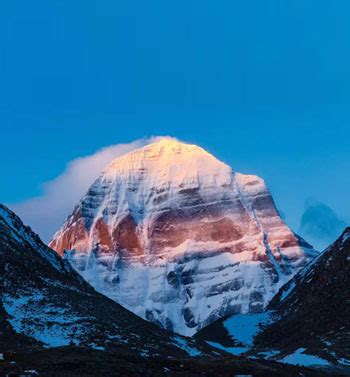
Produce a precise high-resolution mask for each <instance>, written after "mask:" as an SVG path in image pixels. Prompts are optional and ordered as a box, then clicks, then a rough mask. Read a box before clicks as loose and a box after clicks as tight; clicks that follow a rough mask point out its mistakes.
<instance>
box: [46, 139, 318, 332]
mask: <svg viewBox="0 0 350 377" xmlns="http://www.w3.org/2000/svg"><path fill="white" fill-rule="evenodd" d="M50 246H51V247H52V248H53V249H54V250H56V251H57V252H58V253H59V254H61V255H64V256H65V258H66V259H68V260H69V261H70V263H71V265H72V266H73V267H74V268H75V269H76V270H77V271H78V272H79V273H80V274H81V275H82V276H83V277H84V278H85V279H86V280H87V281H89V282H90V283H91V284H92V285H93V286H94V287H95V288H96V289H97V290H98V291H100V292H102V293H104V294H105V295H107V296H108V297H110V298H112V299H113V300H115V301H117V302H118V303H120V304H121V305H123V306H125V307H126V308H128V309H129V310H131V311H133V312H134V313H136V314H137V315H139V316H141V317H143V318H145V319H148V320H150V321H152V322H155V323H157V324H159V325H160V326H162V327H164V328H167V329H169V330H173V331H175V332H178V333H181V334H184V335H193V334H194V333H195V332H196V331H198V330H199V329H201V328H202V327H203V326H206V325H208V324H209V323H211V322H213V321H214V320H216V319H217V318H220V317H222V316H226V315H229V314H234V313H247V312H253V313H254V312H259V311H261V310H262V309H263V308H264V307H265V306H266V305H267V303H268V302H269V300H270V299H271V298H272V297H273V295H274V294H275V293H276V292H277V290H278V289H279V288H280V287H281V285H283V284H284V283H285V282H286V281H287V280H289V279H290V278H291V277H292V276H293V275H294V274H295V273H296V272H297V271H298V270H299V269H300V268H302V267H304V266H305V265H306V264H307V263H308V262H309V261H310V260H311V259H312V258H313V257H314V256H315V254H316V252H315V251H314V250H313V248H312V247H311V246H309V245H308V244H306V243H305V242H304V241H303V240H302V239H300V238H299V237H298V236H296V235H295V234H294V233H293V232H292V231H291V230H290V229H289V228H288V227H287V226H286V225H285V224H284V222H283V221H282V220H281V218H280V216H279V214H278V212H277V210H276V208H275V205H274V202H273V199H272V197H271V195H270V193H269V191H268V189H267V188H266V186H265V183H264V181H263V180H262V179H260V178H259V177H256V176H248V175H242V174H239V173H236V172H234V171H233V170H232V169H231V168H230V167H229V166H227V165H226V164H224V163H222V162H220V161H219V160H217V159H216V158H215V157H214V156H212V155H211V154H209V153H207V152H206V151H205V150H203V149H202V148H200V147H197V146H195V145H188V144H184V143H180V142H177V141H175V140H172V139H162V140H160V141H159V142H157V143H154V144H150V145H148V146H146V147H144V148H141V149H138V150H135V151H133V152H131V153H128V154H126V155H124V156H122V157H120V158H118V159H116V160H114V161H113V162H112V163H111V164H110V165H109V166H108V167H107V168H106V169H105V170H104V171H103V172H102V174H101V175H100V177H99V178H98V179H97V180H96V181H95V183H94V184H93V185H92V186H91V188H90V189H89V191H88V192H87V194H86V195H85V196H84V197H83V198H82V200H81V201H80V203H79V204H78V205H77V206H76V208H75V209H74V211H73V213H72V214H71V215H70V216H69V217H68V218H67V220H66V222H65V223H64V225H63V227H62V229H61V230H60V231H59V232H58V233H56V234H55V236H54V237H53V240H52V241H51V243H50Z"/></svg>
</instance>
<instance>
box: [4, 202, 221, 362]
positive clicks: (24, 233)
mask: <svg viewBox="0 0 350 377" xmlns="http://www.w3.org/2000/svg"><path fill="white" fill-rule="evenodd" d="M67 345H77V346H80V347H83V346H84V347H90V348H94V349H99V350H103V349H107V350H108V349H109V350H112V349H118V350H119V351H122V350H125V351H126V352H128V353H129V354H135V355H136V356H137V357H140V356H142V357H146V358H147V357H148V356H155V357H158V356H163V357H165V358H166V357H168V356H170V357H185V358H186V357H189V356H199V355H206V354H207V355H209V356H210V355H211V354H212V353H211V350H210V349H209V348H206V347H203V346H201V345H197V344H196V343H195V342H194V341H191V340H188V339H186V338H183V337H181V336H179V335H175V334H174V335H171V334H168V333H166V332H165V331H163V330H162V329H160V328H159V327H157V326H155V325H154V324H152V323H149V322H146V321H144V320H143V319H141V318H139V317H138V316H136V315H134V314H133V313H131V312H129V311H128V310H126V309H125V308H123V307H122V306H120V305H118V304H117V303H115V302H114V301H112V300H110V299H108V298H107V297H105V296H103V295H101V294H100V293H98V292H96V291H95V290H94V289H93V288H92V287H91V286H90V285H89V284H88V283H87V282H85V281H84V279H82V278H81V276H80V275H79V274H78V273H77V272H76V271H74V270H73V268H72V267H71V266H70V264H69V263H68V262H67V261H64V260H63V259H62V258H61V257H60V256H58V255H57V253H55V252H54V251H53V250H51V249H49V248H48V247H47V246H46V245H44V244H43V243H42V242H41V240H40V239H39V237H38V236H37V235H36V234H34V233H33V232H32V231H31V229H30V228H28V227H26V226H24V225H23V223H22V222H21V220H20V219H19V218H18V217H17V216H16V215H15V214H14V213H13V212H11V211H10V210H9V209H7V208H6V207H4V206H2V205H1V204H0V353H1V354H3V353H4V352H6V351H9V350H28V349H29V350H32V349H41V348H42V347H58V346H67ZM216 356H217V355H216Z"/></svg>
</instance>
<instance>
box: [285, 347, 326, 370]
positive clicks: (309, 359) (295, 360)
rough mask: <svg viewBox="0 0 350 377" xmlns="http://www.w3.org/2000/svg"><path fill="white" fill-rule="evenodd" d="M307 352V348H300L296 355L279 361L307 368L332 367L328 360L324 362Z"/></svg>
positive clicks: (293, 354)
mask: <svg viewBox="0 0 350 377" xmlns="http://www.w3.org/2000/svg"><path fill="white" fill-rule="evenodd" d="M305 351H306V349H305V348H299V349H297V350H296V351H295V352H294V353H292V354H290V355H288V356H286V357H284V358H283V359H281V360H279V361H280V362H282V363H286V364H292V365H301V366H305V367H308V366H328V365H330V363H329V362H328V361H327V360H324V359H322V358H320V357H318V356H314V355H308V354H306V353H304V352H305Z"/></svg>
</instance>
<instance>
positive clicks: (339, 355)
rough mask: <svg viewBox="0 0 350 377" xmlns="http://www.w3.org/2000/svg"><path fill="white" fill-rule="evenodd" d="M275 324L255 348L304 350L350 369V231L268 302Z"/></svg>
mask: <svg viewBox="0 0 350 377" xmlns="http://www.w3.org/2000/svg"><path fill="white" fill-rule="evenodd" d="M268 309H269V310H271V311H273V312H274V317H275V318H276V320H275V321H274V322H272V324H271V325H269V326H267V327H266V328H265V330H264V331H263V332H261V333H260V334H259V335H258V337H257V338H256V341H255V345H256V347H269V348H274V349H279V350H281V351H283V352H290V351H293V350H295V349H298V348H304V349H306V350H307V351H309V352H310V353H312V354H316V355H319V356H321V357H323V358H325V359H328V360H330V361H332V362H337V361H340V362H343V364H344V365H348V366H349V367H350V321H349V319H350V228H347V229H346V230H345V231H344V232H343V234H342V235H341V236H340V237H339V239H338V240H337V241H336V242H335V243H333V244H332V245H331V246H330V247H329V248H327V249H326V250H325V251H324V252H323V253H322V254H321V255H320V256H319V257H318V258H317V259H316V260H314V262H312V263H311V264H310V265H309V266H307V267H306V268H305V269H304V270H303V271H301V272H300V273H299V274H298V275H296V276H295V278H294V279H293V280H291V281H290V282H289V283H288V284H286V285H285V286H284V287H283V288H282V289H281V290H280V292H279V293H278V294H277V295H276V297H275V298H274V299H273V300H272V302H271V303H270V305H269V307H268Z"/></svg>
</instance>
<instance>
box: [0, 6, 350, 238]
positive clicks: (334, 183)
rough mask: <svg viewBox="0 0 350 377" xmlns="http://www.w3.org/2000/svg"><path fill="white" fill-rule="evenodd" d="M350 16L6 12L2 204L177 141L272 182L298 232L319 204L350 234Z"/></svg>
mask: <svg viewBox="0 0 350 377" xmlns="http://www.w3.org/2000/svg"><path fill="white" fill-rule="evenodd" d="M349 14H350V2H349V1H348V0H344V1H342V0H337V1H335V0H333V1H332V0H327V1H323V0H317V1H316V0H314V1H311V0H310V1H305V0H293V1H292V0H290V1H288V0H286V1H282V0H274V1H269V0H266V1H261V0H255V1H254V0H248V1H232V0H229V1H207V0H198V1H191V0H184V1H182V0H177V1H164V0H159V1H152V0H149V1H91V0H84V1H77V0H76V1H63V0H60V1H54V0H52V1H47V0H45V1H34V2H32V1H17V0H13V1H8V2H2V4H1V6H0V128H1V148H0V161H1V175H0V184H1V186H0V187H1V189H0V193H1V198H0V201H1V202H4V203H9V204H13V203H18V202H22V201H24V200H27V199H29V198H32V197H34V196H40V195H41V193H42V184H43V183H44V182H46V181H49V180H52V179H54V178H55V177H57V176H58V175H59V174H60V173H62V171H64V170H65V167H66V165H67V164H68V163H69V162H70V161H71V160H74V159H76V158H78V157H82V156H88V155H91V154H92V153H94V152H95V151H96V150H98V149H100V148H102V147H104V146H109V145H115V144H119V143H127V142H131V141H133V140H135V139H139V138H142V137H149V136H156V135H171V136H175V137H177V138H179V139H181V140H184V141H189V142H194V143H196V144H199V145H201V146H203V147H204V148H206V149H208V150H209V151H210V152H212V153H213V154H215V155H216V156H217V157H218V158H220V159H222V160H224V161H225V162H227V163H229V164H230V165H231V166H232V167H233V168H234V169H236V170H238V171H241V172H243V173H255V174H258V175H260V176H262V177H263V178H264V179H265V180H266V182H267V184H268V185H269V187H270V188H271V190H272V192H273V194H274V197H275V199H276V202H277V205H278V207H279V208H280V209H281V210H282V212H283V215H284V216H285V218H286V220H287V222H288V223H289V224H290V225H292V227H293V228H294V229H295V230H298V227H299V223H300V218H301V216H302V214H303V211H304V208H305V202H306V201H309V200H310V198H311V199H312V200H315V201H319V202H322V203H324V204H326V205H328V206H329V207H331V208H332V209H333V210H334V211H335V213H336V215H337V216H338V217H340V219H343V220H345V221H346V222H349V220H350V199H349V198H350V196H349V187H350V174H349V172H350V169H349V168H350V148H349V145H350V142H349V141H350V138H349V131H350V68H349V67H350V48H349V40H350V23H349ZM39 231H40V230H39Z"/></svg>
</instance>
